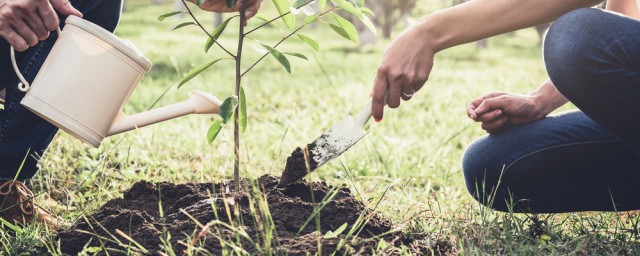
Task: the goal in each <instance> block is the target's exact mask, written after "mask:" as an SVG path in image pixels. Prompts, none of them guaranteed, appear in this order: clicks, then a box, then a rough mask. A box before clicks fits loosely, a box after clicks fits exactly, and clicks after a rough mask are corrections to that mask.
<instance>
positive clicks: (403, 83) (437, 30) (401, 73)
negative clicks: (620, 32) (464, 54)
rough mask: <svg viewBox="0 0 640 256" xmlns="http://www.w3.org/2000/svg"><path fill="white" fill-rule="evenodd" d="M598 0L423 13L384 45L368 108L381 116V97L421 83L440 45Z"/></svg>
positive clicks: (489, 4)
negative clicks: (388, 43) (387, 92)
mask: <svg viewBox="0 0 640 256" xmlns="http://www.w3.org/2000/svg"><path fill="white" fill-rule="evenodd" d="M599 2H601V0H472V1H469V2H466V3H464V4H460V5H457V6H454V7H451V8H447V9H445V10H441V11H438V12H435V13H432V14H430V15H427V16H425V17H424V18H422V19H421V20H420V22H419V23H418V24H416V25H415V26H413V27H411V28H409V29H407V30H406V31H404V32H403V33H402V34H400V35H399V36H398V37H397V38H396V39H395V40H393V42H391V44H390V45H389V47H388V48H387V49H386V51H385V53H384V56H383V58H382V61H381V63H380V66H379V67H378V72H377V75H376V79H375V82H374V87H373V92H372V108H371V110H372V114H373V117H374V118H375V119H376V121H380V120H382V116H383V109H384V99H385V94H386V91H387V90H388V91H389V96H388V99H387V103H388V105H389V107H391V108H396V107H398V106H399V105H400V99H402V100H409V99H410V98H411V97H412V96H413V93H414V92H415V91H418V90H420V89H421V88H422V86H423V85H424V84H425V82H426V81H427V79H428V78H429V74H430V73H431V68H432V67H433V57H434V55H435V53H436V52H439V51H441V50H444V49H447V48H450V47H453V46H456V45H460V44H464V43H469V42H473V41H476V40H479V39H482V38H487V37H490V36H494V35H498V34H501V33H504V32H509V31H514V30H517V29H521V28H526V27H530V26H533V25H537V24H541V23H544V22H549V21H552V20H554V19H556V18H558V17H559V16H561V15H562V14H564V13H567V12H569V11H571V10H574V9H578V8H581V7H590V6H593V5H596V4H597V3H599Z"/></svg>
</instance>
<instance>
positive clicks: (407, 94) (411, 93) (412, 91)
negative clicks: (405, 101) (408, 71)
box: [402, 90, 416, 98]
mask: <svg viewBox="0 0 640 256" xmlns="http://www.w3.org/2000/svg"><path fill="white" fill-rule="evenodd" d="M414 93H416V91H415V90H411V92H410V93H406V92H404V91H403V92H402V96H405V97H407V98H411V97H413V94H414Z"/></svg>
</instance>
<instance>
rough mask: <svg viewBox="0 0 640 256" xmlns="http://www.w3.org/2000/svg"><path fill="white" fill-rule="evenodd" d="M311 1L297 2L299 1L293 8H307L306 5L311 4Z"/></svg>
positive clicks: (301, 0)
mask: <svg viewBox="0 0 640 256" xmlns="http://www.w3.org/2000/svg"><path fill="white" fill-rule="evenodd" d="M311 1H312V0H297V1H296V2H295V3H294V4H293V5H292V7H293V8H296V9H298V8H300V7H302V6H305V5H307V4H309V3H310V2H311Z"/></svg>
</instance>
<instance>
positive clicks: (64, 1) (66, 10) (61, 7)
mask: <svg viewBox="0 0 640 256" xmlns="http://www.w3.org/2000/svg"><path fill="white" fill-rule="evenodd" d="M50 1H51V5H52V6H53V8H54V9H56V10H58V12H60V13H61V14H62V15H64V16H69V15H74V16H78V17H81V18H82V13H81V12H80V11H78V9H76V8H75V7H73V5H71V2H69V0H50Z"/></svg>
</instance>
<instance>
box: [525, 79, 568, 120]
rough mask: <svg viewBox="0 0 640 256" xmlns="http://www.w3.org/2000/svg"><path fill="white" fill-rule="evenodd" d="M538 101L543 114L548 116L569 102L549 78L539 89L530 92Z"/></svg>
mask: <svg viewBox="0 0 640 256" xmlns="http://www.w3.org/2000/svg"><path fill="white" fill-rule="evenodd" d="M530 96H532V97H533V98H534V100H535V102H536V105H537V106H538V108H539V111H540V113H541V115H542V116H546V115H548V114H549V113H551V112H553V111H554V110H556V109H557V108H559V107H561V106H562V105H564V104H566V103H567V102H569V100H567V98H565V97H564V96H563V95H562V94H561V93H560V92H559V91H558V89H556V86H555V85H553V83H552V82H551V80H547V81H545V82H544V83H542V85H540V87H538V89H536V90H535V91H534V92H532V93H531V94H530Z"/></svg>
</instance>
